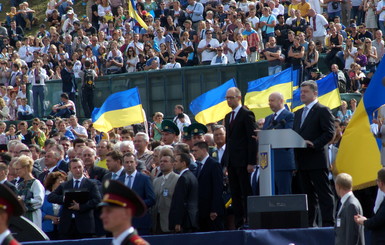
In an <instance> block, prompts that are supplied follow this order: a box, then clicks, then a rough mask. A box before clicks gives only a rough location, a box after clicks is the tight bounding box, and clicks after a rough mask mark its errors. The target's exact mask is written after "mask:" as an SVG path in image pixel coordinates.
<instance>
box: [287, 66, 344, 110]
mask: <svg viewBox="0 0 385 245" xmlns="http://www.w3.org/2000/svg"><path fill="white" fill-rule="evenodd" d="M316 82H317V85H318V101H319V102H320V103H321V104H322V105H324V106H327V107H329V108H330V109H334V108H337V107H338V106H340V105H341V97H340V92H339V90H338V84H337V76H336V75H335V73H333V72H331V73H329V75H327V76H326V77H324V78H322V79H320V80H317V81H316ZM300 95H301V89H300V87H297V88H296V89H294V91H293V102H292V105H291V108H292V111H293V112H294V111H297V110H299V109H301V108H302V107H303V106H304V105H303V103H302V102H301V96H300Z"/></svg>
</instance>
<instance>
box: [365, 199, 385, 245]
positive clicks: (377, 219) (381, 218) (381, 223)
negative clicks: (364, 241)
mask: <svg viewBox="0 0 385 245" xmlns="http://www.w3.org/2000/svg"><path fill="white" fill-rule="evenodd" d="M364 226H365V227H366V228H367V229H369V230H370V231H371V232H372V244H376V245H381V244H385V201H382V203H381V205H380V207H379V208H378V210H377V212H376V214H375V215H374V216H373V217H372V218H370V219H368V220H366V221H364Z"/></svg>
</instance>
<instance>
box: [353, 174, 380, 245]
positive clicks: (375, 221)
mask: <svg viewBox="0 0 385 245" xmlns="http://www.w3.org/2000/svg"><path fill="white" fill-rule="evenodd" d="M377 186H378V188H379V189H380V191H382V192H385V168H382V169H380V170H379V171H378V173H377ZM354 221H355V222H356V223H357V224H359V225H364V227H365V228H367V229H368V230H370V231H371V232H372V244H385V199H384V200H383V201H382V203H381V205H380V207H379V208H378V210H377V212H376V214H375V215H374V216H373V217H372V218H370V219H367V218H366V217H364V216H362V215H360V214H357V215H355V216H354Z"/></svg>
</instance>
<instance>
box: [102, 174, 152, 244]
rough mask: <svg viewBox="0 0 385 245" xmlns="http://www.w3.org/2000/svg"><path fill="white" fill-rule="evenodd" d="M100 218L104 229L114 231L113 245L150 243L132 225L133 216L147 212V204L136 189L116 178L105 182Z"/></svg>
mask: <svg viewBox="0 0 385 245" xmlns="http://www.w3.org/2000/svg"><path fill="white" fill-rule="evenodd" d="M103 194H104V196H103V200H102V202H101V203H100V204H99V207H101V208H102V214H101V215H100V218H101V219H102V221H103V226H104V229H106V230H107V231H110V232H111V233H112V236H113V239H112V243H111V244H113V245H149V243H148V242H147V241H146V240H144V239H143V238H141V237H140V236H139V235H138V233H137V231H136V230H135V229H134V227H132V218H133V217H134V216H135V217H140V216H142V215H144V214H145V213H146V209H147V208H146V206H145V204H144V203H143V201H142V199H140V197H138V196H137V195H136V194H135V192H134V191H132V190H131V189H129V188H128V187H126V186H125V185H124V184H122V183H120V182H118V181H116V180H106V181H104V182H103Z"/></svg>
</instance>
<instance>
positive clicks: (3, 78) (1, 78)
mask: <svg viewBox="0 0 385 245" xmlns="http://www.w3.org/2000/svg"><path fill="white" fill-rule="evenodd" d="M4 49H5V48H4ZM10 77H11V69H9V67H8V62H7V58H6V57H3V58H2V59H1V60H0V83H1V84H8V82H9V79H10Z"/></svg>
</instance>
